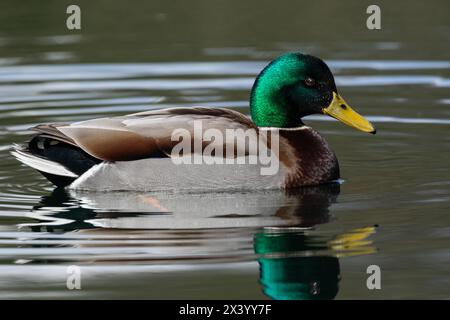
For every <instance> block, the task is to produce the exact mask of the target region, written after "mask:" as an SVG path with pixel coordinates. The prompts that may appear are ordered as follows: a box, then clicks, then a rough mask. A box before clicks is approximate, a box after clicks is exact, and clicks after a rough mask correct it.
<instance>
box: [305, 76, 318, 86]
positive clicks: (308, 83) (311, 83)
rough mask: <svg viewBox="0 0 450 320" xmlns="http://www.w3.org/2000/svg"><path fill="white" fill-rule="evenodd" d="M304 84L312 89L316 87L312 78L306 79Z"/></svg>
mask: <svg viewBox="0 0 450 320" xmlns="http://www.w3.org/2000/svg"><path fill="white" fill-rule="evenodd" d="M305 84H306V85H307V86H308V87H314V86H315V85H316V80H314V79H313V78H310V77H308V78H306V79H305Z"/></svg>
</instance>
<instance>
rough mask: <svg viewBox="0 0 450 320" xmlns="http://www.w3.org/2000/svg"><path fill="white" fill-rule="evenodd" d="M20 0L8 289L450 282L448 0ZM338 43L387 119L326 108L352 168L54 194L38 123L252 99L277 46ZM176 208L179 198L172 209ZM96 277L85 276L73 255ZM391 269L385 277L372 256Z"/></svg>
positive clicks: (360, 95)
mask: <svg viewBox="0 0 450 320" xmlns="http://www.w3.org/2000/svg"><path fill="white" fill-rule="evenodd" d="M77 3H78V4H79V5H80V7H81V10H82V30H81V31H69V30H67V28H66V26H65V19H66V14H65V10H66V6H67V5H68V3H64V2H61V1H22V2H20V4H19V3H18V2H17V1H3V2H2V6H1V10H0V298H39V299H43V298H89V299H90V298H100V299H104V298H177V299H178V298H192V299H197V298H204V299H210V298H224V299H241V298H242V299H255V298H256V299H260V298H261V299H269V298H275V299H292V298H295V299H316V298H324V299H329V298H336V299H348V298H364V299H406V298H413V299H417V298H424V299H431V298H439V299H442V298H445V299H448V298H449V297H450V290H449V288H450V269H449V268H448V265H449V263H450V250H449V243H450V241H449V240H450V214H449V208H450V172H449V159H450V136H449V132H450V130H449V129H450V109H449V107H450V53H449V52H450V50H449V49H450V23H449V22H450V21H449V18H448V12H449V9H450V5H449V3H448V1H427V2H417V3H413V2H411V1H399V2H395V3H393V2H392V1H378V2H377V4H378V5H379V6H380V7H381V9H382V30H375V31H371V30H368V29H367V28H366V25H365V21H366V18H367V15H366V13H365V10H366V8H367V6H368V5H370V4H372V3H371V2H370V1H339V2H334V3H331V2H326V1H313V2H311V1H310V2H306V1H305V2H302V1H282V2H273V1H272V2H269V1H253V0H251V1H245V2H234V3H233V2H230V1H172V2H170V3H168V2H166V1H152V2H151V3H149V2H148V1H133V3H127V2H123V1H122V2H113V3H112V2H111V1H95V3H93V1H78V2H77ZM286 51H302V52H305V53H310V54H313V55H317V56H319V57H321V58H323V59H324V60H325V61H326V62H327V63H328V64H329V65H330V67H331V69H332V70H333V73H334V74H335V76H336V83H337V86H338V88H339V91H340V93H341V94H342V96H343V97H344V98H345V99H346V101H347V102H349V104H350V105H351V106H352V107H354V108H355V109H356V110H358V111H359V112H360V113H362V114H363V115H365V116H367V118H368V119H369V120H370V121H372V122H373V123H374V124H375V125H376V127H377V131H378V133H377V135H376V136H371V135H367V134H364V133H360V132H357V131H354V130H352V129H351V128H348V127H345V126H343V125H342V124H340V123H337V122H336V121H334V120H332V119H328V118H325V117H323V116H311V117H308V118H306V119H305V122H306V123H307V124H308V125H310V126H312V127H314V128H315V129H316V130H318V131H319V132H320V133H321V134H322V135H323V136H324V137H325V138H326V139H327V140H328V141H329V143H330V144H331V145H332V147H333V149H334V151H335V152H336V154H337V156H338V159H339V162H340V165H341V172H342V178H343V183H342V184H341V185H337V186H329V187H322V188H308V189H306V190H299V191H297V192H294V193H292V194H285V193H283V192H279V191H267V192H234V193H231V194H226V193H210V194H205V193H203V194H174V193H169V194H164V193H151V192H150V193H127V194H121V193H112V194H101V193H100V194H98V193H79V192H73V191H67V192H64V191H61V190H57V191H53V187H52V185H51V184H49V183H48V182H47V181H46V180H45V179H44V178H43V177H41V176H40V175H39V174H38V173H36V172H34V171H33V170H32V169H30V168H26V167H24V166H21V165H20V164H19V163H18V162H17V161H16V160H15V159H13V158H12V157H11V155H10V154H9V152H10V150H11V144H12V143H21V142H23V141H25V140H26V139H27V135H28V134H29V133H30V132H29V131H27V129H28V128H29V127H31V126H33V125H35V124H38V123H44V122H70V121H79V120H84V119H89V118H94V117H104V116H107V115H120V114H126V113H131V112H136V111H141V110H149V109H156V108H161V107H168V106H191V105H205V106H217V107H230V108H233V109H235V110H238V111H241V112H244V113H248V107H247V106H248V96H249V90H250V87H251V85H252V82H253V79H254V77H255V75H256V74H257V73H258V72H259V71H260V70H261V68H263V67H264V65H265V64H266V63H267V62H268V61H270V60H271V59H272V58H274V57H276V56H277V55H279V54H280V53H283V52H286ZM162 208H164V209H166V210H163V209H162ZM70 265H77V266H79V267H80V268H81V283H82V289H81V290H68V289H67V288H66V278H67V266H70ZM369 265H378V266H379V267H380V269H381V286H382V287H381V290H368V289H367V286H366V280H367V277H368V274H367V273H366V269H367V267H368V266H369Z"/></svg>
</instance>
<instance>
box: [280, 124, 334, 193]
mask: <svg viewBox="0 0 450 320" xmlns="http://www.w3.org/2000/svg"><path fill="white" fill-rule="evenodd" d="M280 161H281V162H282V163H283V164H284V165H285V166H286V167H287V169H288V174H287V176H286V180H285V186H286V188H295V187H301V186H309V185H317V184H321V183H325V182H329V181H332V180H336V179H339V164H338V161H337V158H336V155H335V154H334V152H333V151H332V150H331V148H330V146H329V144H328V143H327V142H326V141H325V139H324V138H322V137H321V136H320V135H319V133H317V132H316V131H314V130H313V129H311V128H310V127H306V126H305V127H301V128H299V129H296V130H294V129H288V130H280Z"/></svg>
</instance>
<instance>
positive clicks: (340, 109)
mask: <svg viewBox="0 0 450 320" xmlns="http://www.w3.org/2000/svg"><path fill="white" fill-rule="evenodd" d="M322 112H323V114H326V115H329V116H330V117H333V118H335V119H337V120H339V121H341V122H343V123H345V124H346V125H348V126H350V127H353V128H355V129H358V130H361V131H364V132H369V133H373V134H375V133H376V130H375V127H374V126H373V125H372V124H371V123H370V122H369V121H367V120H366V119H365V118H364V117H363V116H361V115H359V114H358V113H357V112H355V111H353V109H352V108H350V106H349V105H348V104H347V103H346V102H345V101H344V99H342V98H341V96H340V95H338V94H337V93H336V92H333V100H332V101H331V103H330V105H329V106H328V107H326V108H323V109H322Z"/></svg>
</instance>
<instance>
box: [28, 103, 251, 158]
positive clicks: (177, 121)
mask: <svg viewBox="0 0 450 320" xmlns="http://www.w3.org/2000/svg"><path fill="white" fill-rule="evenodd" d="M195 121H200V122H201V126H202V128H201V130H202V134H203V133H204V132H205V131H206V130H208V129H215V132H217V130H218V131H220V132H221V133H222V134H223V136H225V134H226V129H242V130H244V131H245V130H247V129H255V130H257V127H256V126H255V125H254V124H253V122H252V121H251V120H250V119H249V118H247V117H246V116H245V115H243V114H242V113H239V112H236V111H233V110H229V109H222V108H203V107H196V108H172V109H162V110H154V111H146V112H141V113H135V114H131V115H127V116H120V117H112V118H100V119H93V120H87V121H82V122H76V123H72V124H68V125H41V126H38V127H36V128H35V130H36V131H38V132H40V133H41V134H44V135H46V136H51V137H53V138H55V139H56V140H60V141H64V142H66V143H70V144H73V145H76V146H78V147H80V148H81V149H82V150H84V151H85V152H87V153H89V154H90V155H92V156H93V157H95V158H98V159H101V160H107V161H129V160H137V159H143V158H149V157H156V156H161V155H164V154H166V155H167V154H169V153H170V152H171V150H172V148H173V147H174V146H175V145H176V144H178V143H179V142H180V141H179V140H175V141H173V139H172V135H173V134H174V132H175V131H176V130H184V132H189V134H190V137H191V144H192V145H194V144H195V142H196V140H200V141H201V142H200V143H201V145H202V147H203V148H204V147H206V145H207V144H209V143H206V142H205V141H204V140H203V139H202V135H198V132H196V133H197V134H194V123H195ZM198 123H199V122H197V124H198ZM197 128H198V127H197ZM214 142H215V143H219V144H221V145H222V146H223V148H224V149H225V148H226V143H227V142H226V141H222V142H221V141H214ZM245 145H246V146H245V148H246V149H245V150H243V151H244V152H245V154H248V152H249V150H247V145H250V144H245ZM203 148H202V149H203ZM240 151H242V150H240ZM235 152H236V149H235ZM240 154H242V153H240Z"/></svg>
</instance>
